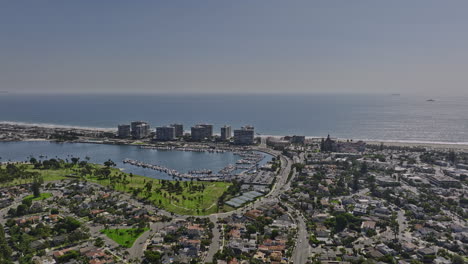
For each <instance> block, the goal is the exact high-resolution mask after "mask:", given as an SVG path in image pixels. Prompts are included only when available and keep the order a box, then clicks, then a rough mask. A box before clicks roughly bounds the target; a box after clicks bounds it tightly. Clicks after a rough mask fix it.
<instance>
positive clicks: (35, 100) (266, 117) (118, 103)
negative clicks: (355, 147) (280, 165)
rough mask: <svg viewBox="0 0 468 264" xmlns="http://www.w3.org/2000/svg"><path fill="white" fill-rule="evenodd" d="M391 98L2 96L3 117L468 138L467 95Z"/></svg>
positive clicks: (405, 138)
mask: <svg viewBox="0 0 468 264" xmlns="http://www.w3.org/2000/svg"><path fill="white" fill-rule="evenodd" d="M427 99H429V98H427V97H424V95H422V96H404V95H401V96H391V95H332V94H319V95H312V94H308V95H220V94H210V95H104V94H102V95H15V94H2V95H0V121H9V122H26V123H45V124H58V125H71V126H84V127H105V128H114V127H117V125H118V124H120V123H129V122H130V121H132V120H146V121H149V122H150V124H151V125H152V126H160V125H166V124H170V123H174V122H178V123H183V124H184V126H185V127H184V128H185V130H190V126H191V125H193V124H196V123H201V122H203V123H212V124H214V125H215V132H217V133H219V127H220V126H222V125H224V124H230V125H232V126H233V127H234V128H236V127H240V126H242V125H245V124H250V125H253V126H255V129H256V132H257V133H258V134H261V135H292V134H297V135H306V136H315V137H324V136H326V135H327V134H330V135H332V136H334V137H339V138H349V139H351V138H352V139H369V140H401V141H422V142H457V143H462V142H468V102H467V100H466V99H467V98H449V97H446V98H434V99H435V101H434V102H428V101H427Z"/></svg>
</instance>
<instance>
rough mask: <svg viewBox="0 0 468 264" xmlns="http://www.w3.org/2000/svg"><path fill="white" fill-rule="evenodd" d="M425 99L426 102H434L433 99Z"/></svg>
mask: <svg viewBox="0 0 468 264" xmlns="http://www.w3.org/2000/svg"><path fill="white" fill-rule="evenodd" d="M426 101H427V102H435V100H434V99H428V100H426Z"/></svg>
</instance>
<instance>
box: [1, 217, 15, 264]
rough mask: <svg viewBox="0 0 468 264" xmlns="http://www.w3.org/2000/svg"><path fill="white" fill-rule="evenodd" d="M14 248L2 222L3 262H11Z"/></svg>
mask: <svg viewBox="0 0 468 264" xmlns="http://www.w3.org/2000/svg"><path fill="white" fill-rule="evenodd" d="M11 254H12V250H11V248H10V246H9V245H8V243H7V241H6V238H5V229H4V228H3V225H2V224H0V262H1V263H10V262H11Z"/></svg>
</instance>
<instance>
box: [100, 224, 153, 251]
mask: <svg viewBox="0 0 468 264" xmlns="http://www.w3.org/2000/svg"><path fill="white" fill-rule="evenodd" d="M148 230H149V228H144V229H137V228H128V229H103V230H101V233H103V234H105V235H106V236H107V237H109V238H110V239H112V240H114V241H115V242H116V243H117V244H119V245H121V246H124V247H126V248H131V247H132V246H133V243H135V240H137V238H138V237H139V236H141V234H143V233H144V232H146V231H148Z"/></svg>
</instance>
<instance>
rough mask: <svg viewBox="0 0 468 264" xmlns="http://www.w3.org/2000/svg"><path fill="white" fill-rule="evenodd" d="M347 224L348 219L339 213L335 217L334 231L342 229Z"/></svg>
mask: <svg viewBox="0 0 468 264" xmlns="http://www.w3.org/2000/svg"><path fill="white" fill-rule="evenodd" d="M347 225H348V219H346V216H344V215H343V214H340V215H338V216H337V217H336V225H335V232H336V233H338V232H341V231H343V230H344V229H345V228H346V226H347Z"/></svg>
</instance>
